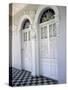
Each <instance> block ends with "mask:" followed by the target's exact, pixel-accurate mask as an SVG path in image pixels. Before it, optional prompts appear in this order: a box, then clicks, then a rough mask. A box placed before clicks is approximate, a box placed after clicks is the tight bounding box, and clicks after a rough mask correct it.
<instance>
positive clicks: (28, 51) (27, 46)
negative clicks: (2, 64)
mask: <svg viewBox="0 0 68 90" xmlns="http://www.w3.org/2000/svg"><path fill="white" fill-rule="evenodd" d="M20 27H21V63H22V64H21V65H22V69H24V70H27V71H30V72H31V65H32V61H31V60H32V44H31V20H30V18H29V17H28V16H24V17H23V18H22V19H21V26H20Z"/></svg>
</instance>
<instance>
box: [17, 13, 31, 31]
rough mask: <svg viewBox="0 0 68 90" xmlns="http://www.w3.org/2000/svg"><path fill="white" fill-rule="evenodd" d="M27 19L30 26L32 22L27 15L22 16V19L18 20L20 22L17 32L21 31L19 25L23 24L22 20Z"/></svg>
mask: <svg viewBox="0 0 68 90" xmlns="http://www.w3.org/2000/svg"><path fill="white" fill-rule="evenodd" d="M26 19H29V21H30V24H31V25H32V20H31V18H30V17H29V16H28V15H24V16H23V17H21V18H20V22H19V28H18V30H21V25H22V24H23V23H24V20H26Z"/></svg>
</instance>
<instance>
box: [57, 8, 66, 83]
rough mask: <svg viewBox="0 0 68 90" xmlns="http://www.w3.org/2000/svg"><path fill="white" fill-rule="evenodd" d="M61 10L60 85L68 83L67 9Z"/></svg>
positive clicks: (58, 43) (59, 41)
mask: <svg viewBox="0 0 68 90" xmlns="http://www.w3.org/2000/svg"><path fill="white" fill-rule="evenodd" d="M58 9H59V29H58V34H57V35H58V38H57V51H58V80H59V83H65V82H66V8H65V7H58Z"/></svg>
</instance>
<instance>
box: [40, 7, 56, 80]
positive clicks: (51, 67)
mask: <svg viewBox="0 0 68 90" xmlns="http://www.w3.org/2000/svg"><path fill="white" fill-rule="evenodd" d="M39 45H40V46H39V49H40V50H39V51H40V55H39V56H40V74H41V75H44V76H46V77H50V78H53V79H57V47H56V21H55V13H54V11H53V10H52V9H47V10H45V11H44V12H43V14H42V15H41V18H40V23H39Z"/></svg>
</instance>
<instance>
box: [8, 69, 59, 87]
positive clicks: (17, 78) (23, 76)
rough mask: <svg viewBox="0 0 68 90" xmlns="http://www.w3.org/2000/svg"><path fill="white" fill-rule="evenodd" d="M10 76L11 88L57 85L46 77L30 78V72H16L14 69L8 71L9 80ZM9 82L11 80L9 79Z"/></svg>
mask: <svg viewBox="0 0 68 90" xmlns="http://www.w3.org/2000/svg"><path fill="white" fill-rule="evenodd" d="M11 76H12V81H11V82H12V86H29V85H50V84H58V82H57V81H56V80H53V79H50V78H47V77H43V76H40V77H37V76H36V77H32V76H31V72H28V71H25V70H18V69H15V68H10V69H9V78H10V77H11ZM10 80H11V79H10Z"/></svg>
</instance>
